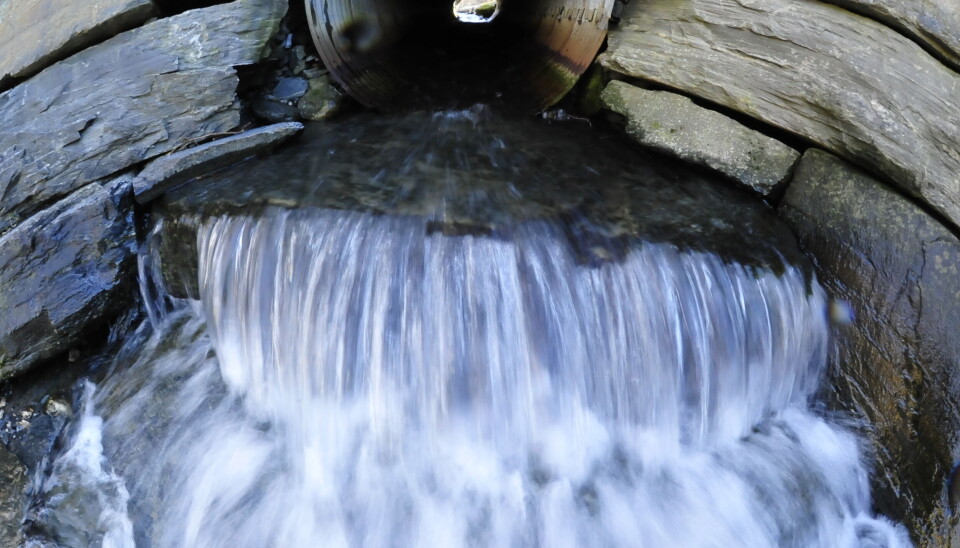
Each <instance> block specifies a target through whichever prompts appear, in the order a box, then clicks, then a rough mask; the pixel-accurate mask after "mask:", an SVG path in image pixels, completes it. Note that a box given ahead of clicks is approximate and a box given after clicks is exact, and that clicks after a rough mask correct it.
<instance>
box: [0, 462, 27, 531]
mask: <svg viewBox="0 0 960 548" xmlns="http://www.w3.org/2000/svg"><path fill="white" fill-rule="evenodd" d="M28 483H29V482H28V475H27V469H26V467H25V466H23V465H22V464H21V463H20V461H19V460H18V459H17V457H16V456H15V455H14V454H13V453H11V452H9V451H7V450H6V449H5V448H4V447H3V446H2V445H0V546H17V545H19V543H20V539H19V534H18V531H19V529H20V523H21V522H22V521H23V514H24V509H25V506H26V491H27V485H28Z"/></svg>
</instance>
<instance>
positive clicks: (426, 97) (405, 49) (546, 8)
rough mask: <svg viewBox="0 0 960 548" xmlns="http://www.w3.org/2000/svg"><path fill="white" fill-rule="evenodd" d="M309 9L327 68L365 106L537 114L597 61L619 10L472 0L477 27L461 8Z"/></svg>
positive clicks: (319, 5) (421, 0) (407, 3)
mask: <svg viewBox="0 0 960 548" xmlns="http://www.w3.org/2000/svg"><path fill="white" fill-rule="evenodd" d="M305 1H306V9H307V19H308V22H309V24H310V30H311V33H312V35H313V40H314V43H315V44H316V46H317V50H318V51H319V53H320V56H321V57H322V59H323V61H324V63H325V64H326V66H327V68H329V70H330V72H331V74H332V75H333V77H334V78H335V79H336V80H337V81H338V82H339V83H340V85H342V86H343V88H344V89H345V90H346V91H347V92H348V93H349V94H350V95H352V96H353V97H354V98H355V99H357V100H358V101H360V102H361V103H363V104H365V105H367V106H370V107H375V108H379V109H381V110H400V109H406V108H418V107H437V106H440V107H452V108H456V107H462V106H468V105H471V104H474V103H478V102H484V103H488V104H494V105H500V106H506V107H510V108H518V109H521V110H526V111H533V112H536V111H539V110H542V109H543V108H545V107H547V106H550V105H552V104H553V103H555V102H556V101H558V100H560V98H561V97H563V95H564V94H566V93H567V92H568V91H569V90H570V88H572V87H573V85H574V83H576V80H577V78H578V77H579V76H580V75H581V74H582V73H583V72H584V71H585V70H586V69H587V68H588V67H589V66H590V63H592V62H593V59H594V57H595V56H596V54H597V51H598V50H599V49H600V46H601V45H602V44H603V40H604V38H605V37H606V33H607V26H608V24H609V21H610V13H611V11H612V10H613V3H614V0H485V1H483V0H471V1H473V2H475V3H477V4H475V6H474V7H475V8H476V13H481V10H485V11H483V13H486V14H487V15H486V17H488V18H490V20H489V22H485V23H482V24H476V23H472V22H464V21H462V20H461V19H459V18H458V17H457V16H456V15H455V10H456V9H465V8H464V5H465V2H464V0H458V1H456V2H455V0H305ZM494 2H495V3H496V6H495V8H496V9H492V8H491V7H490V6H486V5H484V6H481V5H480V4H491V3H494ZM466 7H467V8H470V9H473V8H474V7H471V6H469V5H467V6H466ZM490 14H495V16H491V15H490ZM474 19H476V18H474Z"/></svg>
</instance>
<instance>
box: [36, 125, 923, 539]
mask: <svg viewBox="0 0 960 548" xmlns="http://www.w3.org/2000/svg"><path fill="white" fill-rule="evenodd" d="M441 122H443V121H442V120H441ZM444 123H446V122H444ZM431 154H432V153H431ZM330 162H332V161H330ZM413 163H414V164H416V162H413ZM421 163H422V162H421ZM325 169H326V170H328V171H329V170H331V169H332V167H331V165H329V162H328V165H327V167H326V168H325ZM494 196H495V195H494ZM497 211H500V209H497ZM438 218H441V219H442V218H443V216H442V215H441V216H439V217H438ZM571 222H574V223H575V222H578V221H577V220H573V221H571V220H570V219H567V220H562V219H559V218H551V217H549V216H546V215H544V216H538V217H535V218H533V219H529V220H526V221H522V220H521V221H517V222H514V223H513V224H512V225H509V226H508V225H507V224H503V223H501V224H500V225H498V228H497V229H496V230H492V231H486V232H485V231H483V230H461V228H463V227H459V225H456V226H454V227H453V228H455V229H456V230H445V229H444V227H440V228H438V225H437V224H436V223H437V221H436V219H435V218H430V217H428V216H423V215H415V214H393V213H383V212H362V211H354V210H349V209H332V208H323V207H308V208H303V209H292V210H291V209H280V208H266V209H265V210H262V211H259V212H258V213H257V214H256V215H253V214H250V215H244V214H233V215H219V216H212V217H209V218H208V219H207V220H206V221H204V222H202V223H201V224H199V228H198V229H197V235H196V236H197V245H198V250H199V252H198V263H199V299H197V300H187V299H183V300H180V299H175V298H173V297H171V296H170V295H167V294H166V288H165V287H164V284H163V283H162V282H161V278H162V276H161V275H160V274H159V273H158V272H157V271H156V269H158V268H159V264H160V262H161V257H160V255H159V254H158V252H157V249H156V248H155V246H154V242H153V240H154V239H155V238H158V237H160V236H162V233H163V230H162V229H159V230H158V231H157V232H155V233H153V234H152V235H151V238H150V243H151V245H148V246H146V248H145V249H144V251H143V254H142V257H141V261H140V265H141V284H142V289H141V290H142V294H143V296H144V298H145V300H146V301H147V302H148V306H147V310H148V311H149V319H148V320H147V321H145V322H144V324H143V325H142V326H141V327H140V328H139V330H137V332H136V333H134V334H132V335H131V336H130V338H129V340H128V342H127V344H126V345H125V347H124V348H123V349H121V350H120V351H119V353H118V355H117V357H116V358H115V360H114V371H113V372H112V373H111V374H110V375H108V376H107V378H106V379H105V380H103V381H102V382H101V383H99V385H98V386H97V387H96V388H95V392H94V388H93V387H91V388H89V389H88V392H87V394H86V397H85V400H86V404H85V406H84V412H83V413H82V416H81V418H79V419H78V420H77V421H75V424H74V426H73V432H74V435H72V436H70V437H69V438H68V440H69V442H68V443H67V446H66V447H65V449H64V451H63V452H62V453H61V454H60V456H59V457H58V458H57V459H56V460H55V461H54V462H53V464H52V466H51V470H52V472H51V473H50V475H49V476H48V477H47V478H46V479H45V480H44V481H43V482H41V483H38V484H37V485H36V487H35V491H34V495H35V496H34V502H33V506H32V507H31V510H30V512H29V513H28V523H27V527H26V531H27V532H28V537H29V538H30V541H29V542H28V546H38V547H39V546H52V545H53V544H52V543H56V545H59V546H87V545H89V542H90V537H89V534H88V532H89V531H98V533H97V534H99V535H100V537H98V538H102V539H109V540H110V543H112V544H111V545H112V546H118V547H120V546H133V545H134V544H135V545H137V546H141V547H143V546H155V547H163V548H167V547H169V548H174V547H176V548H181V547H188V548H216V547H231V548H243V547H250V548H263V547H267V546H370V547H380V546H396V547H406V546H430V547H433V546H497V547H500V546H542V547H564V546H570V547H574V546H576V547H580V546H597V547H601V546H602V547H609V546H630V547H634V546H649V547H663V546H678V547H730V546H750V547H763V546H782V547H831V548H833V547H849V548H854V547H858V548H859V547H863V548H866V547H888V548H895V547H900V546H909V545H910V543H909V540H908V539H907V536H906V534H905V533H904V531H903V529H902V527H900V526H898V525H895V524H893V523H891V522H889V521H887V520H885V519H884V518H882V517H876V516H873V515H872V514H871V510H870V492H869V484H868V477H867V469H866V467H865V466H864V463H863V462H862V451H861V449H860V447H859V446H858V442H857V439H856V438H855V436H854V435H853V434H852V433H851V432H850V431H848V430H846V429H844V428H842V427H840V426H838V425H837V424H834V423H832V422H830V421H828V420H826V419H825V418H824V417H822V416H821V415H818V414H817V413H815V412H814V411H813V410H812V404H811V399H812V398H813V395H814V392H815V391H816V389H817V387H818V385H819V383H820V382H822V377H823V375H824V369H825V367H826V348H827V341H828V334H829V326H828V321H827V317H826V316H827V315H826V308H827V305H826V297H825V295H824V292H823V290H822V289H821V288H820V286H819V285H818V284H817V283H816V281H814V280H811V279H810V276H809V274H808V273H805V272H803V271H802V270H801V269H800V268H797V267H793V266H787V267H786V268H785V269H784V270H783V271H779V270H778V271H776V272H774V271H772V270H770V269H768V268H766V267H763V266H757V265H753V266H744V265H741V264H738V263H736V262H732V261H730V260H725V259H721V258H720V257H719V256H717V255H714V254H712V253H709V252H706V251H698V250H695V249H684V248H681V247H678V246H677V245H674V244H672V243H668V242H665V241H659V242H633V243H631V244H629V245H626V246H625V248H624V249H622V250H620V251H622V252H617V253H610V252H609V250H607V249H604V248H602V246H601V248H597V249H593V247H591V246H592V245H593V244H592V243H590V242H586V243H585V242H579V244H577V243H575V242H572V241H571V230H570V226H569V225H570V223H571ZM446 228H448V229H449V228H450V227H446ZM468 228H469V227H468ZM598 241H599V240H598ZM585 248H589V249H587V251H590V253H588V254H587V255H589V256H590V257H593V259H590V260H585V259H584V256H585V254H584V253H583V251H584V249H585ZM597 258H599V259H602V260H599V259H597ZM594 259H597V260H594ZM101 442H102V443H101ZM81 465H82V466H81ZM77 486H83V487H82V488H79V487H77ZM90 493H95V494H96V496H93V495H90ZM78 499H79V500H96V501H98V503H97V504H96V505H90V506H89V508H88V512H87V513H86V514H85V515H84V516H81V517H80V518H76V519H74V518H73V517H70V516H73V514H71V513H70V512H71V508H73V507H75V506H76V505H77V504H78V503H77V502H76V501H77V500H78ZM124 506H125V507H126V508H127V515H126V516H124V515H123V508H124ZM68 517H69V519H68ZM77 519H80V520H81V522H82V520H83V519H86V520H87V521H88V523H87V525H86V527H84V526H82V524H81V525H78V524H77V523H76V521H77ZM104 542H106V540H104ZM31 543H32V544H31ZM104 545H106V544H104Z"/></svg>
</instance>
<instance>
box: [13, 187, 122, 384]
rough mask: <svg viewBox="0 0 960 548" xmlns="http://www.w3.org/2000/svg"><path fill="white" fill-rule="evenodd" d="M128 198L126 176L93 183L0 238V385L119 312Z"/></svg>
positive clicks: (66, 347)
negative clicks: (115, 312)
mask: <svg viewBox="0 0 960 548" xmlns="http://www.w3.org/2000/svg"><path fill="white" fill-rule="evenodd" d="M131 194H132V193H131V185H130V181H129V179H127V178H124V177H121V178H119V179H117V180H114V181H111V182H109V183H107V184H105V185H100V184H99V183H92V184H89V185H87V186H85V187H84V188H82V189H80V190H78V191H76V192H74V193H73V194H72V195H70V196H69V197H68V198H66V199H64V200H62V201H60V202H57V203H56V204H54V205H52V206H50V207H48V208H47V209H44V210H43V211H42V212H40V213H38V214H36V215H35V216H33V217H31V218H30V219H28V220H27V221H25V222H24V223H22V224H21V225H20V226H18V227H16V228H14V229H13V230H11V231H9V232H7V233H6V234H4V235H3V236H2V237H0V310H3V314H0V379H4V378H7V377H10V376H12V375H15V374H17V373H20V372H22V371H23V370H25V369H27V368H29V367H30V366H32V365H34V364H35V363H36V362H38V361H40V360H42V359H45V358H49V357H51V356H53V355H55V354H57V353H59V352H62V351H64V350H67V349H68V348H69V347H70V345H71V344H74V343H75V342H76V341H77V340H78V339H79V337H80V336H81V335H82V334H83V333H84V332H85V331H87V330H89V329H90V328H91V327H93V326H95V325H97V324H98V323H99V322H101V321H102V318H103V317H104V316H105V315H106V314H108V313H110V312H113V311H114V310H115V309H116V308H118V307H119V306H123V305H124V303H125V300H126V299H124V298H123V297H124V296H125V290H126V289H127V287H128V284H129V283H130V282H131V281H132V273H131V270H130V268H131V267H132V266H133V263H134V253H135V249H136V238H135V235H134V226H133V212H132V204H133V200H132V196H131Z"/></svg>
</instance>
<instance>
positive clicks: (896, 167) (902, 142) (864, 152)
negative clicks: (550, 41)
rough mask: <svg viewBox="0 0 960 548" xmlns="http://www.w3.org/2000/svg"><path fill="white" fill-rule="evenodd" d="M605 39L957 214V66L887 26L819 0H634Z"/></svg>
mask: <svg viewBox="0 0 960 548" xmlns="http://www.w3.org/2000/svg"><path fill="white" fill-rule="evenodd" d="M609 44H610V45H609V49H608V51H607V53H605V54H604V55H602V56H601V62H602V64H603V65H604V66H606V67H607V68H609V69H611V70H614V71H617V72H621V73H623V74H627V75H630V76H634V77H638V78H644V79H648V80H652V81H656V82H659V83H661V84H664V85H666V86H670V87H673V88H676V89H681V90H684V91H685V92H688V93H690V94H693V95H696V96H699V97H702V98H705V99H708V100H710V101H713V102H715V103H719V104H721V105H724V106H727V107H730V108H732V109H734V110H738V111H740V112H743V113H746V114H748V115H750V116H753V117H755V118H757V119H760V120H762V121H764V122H767V123H769V124H772V125H774V126H776V127H779V128H783V129H785V130H788V131H790V132H793V133H795V134H798V135H801V136H803V137H805V138H807V139H809V140H811V141H813V142H815V143H818V144H819V145H820V146H822V147H824V148H826V149H828V150H830V151H832V152H835V153H837V154H839V155H841V156H843V157H845V158H847V159H850V160H852V161H854V162H855V163H858V164H859V165H862V166H864V167H867V168H869V169H872V170H874V171H875V172H877V173H882V174H884V176H886V177H889V178H891V179H892V180H893V181H895V182H896V183H897V184H898V185H899V186H900V188H902V189H903V190H904V191H906V192H908V193H909V194H912V195H914V196H916V197H919V198H920V199H921V200H923V201H924V202H926V203H928V204H929V205H930V206H931V207H933V208H934V209H936V210H937V211H939V212H940V213H942V214H943V215H945V216H946V217H947V218H949V219H950V220H951V221H952V222H953V223H954V224H957V225H960V146H958V143H957V135H960V109H957V97H960V74H957V73H955V72H953V71H951V70H950V69H948V68H947V67H946V66H945V65H943V64H942V63H940V62H939V61H937V60H936V59H935V58H933V57H932V56H930V55H929V54H928V53H927V52H926V51H924V50H923V49H922V48H920V46H918V45H917V44H916V43H914V42H913V41H912V40H910V39H908V38H906V37H904V36H903V35H901V34H899V33H897V32H896V31H894V30H892V29H890V28H889V27H886V26H884V25H882V24H880V23H878V22H876V21H873V20H870V19H867V18H865V17H862V16H859V15H856V14H854V13H851V12H849V11H846V10H843V9H841V8H838V7H836V6H832V5H829V4H825V3H823V2H819V1H816V0H808V1H805V2H795V1H793V0H762V1H761V0H674V1H669V2H632V3H630V4H629V5H628V6H627V8H626V9H625V13H624V18H623V20H622V21H621V24H620V29H619V30H617V31H614V32H611V34H610V39H609ZM921 83H922V85H921Z"/></svg>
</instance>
